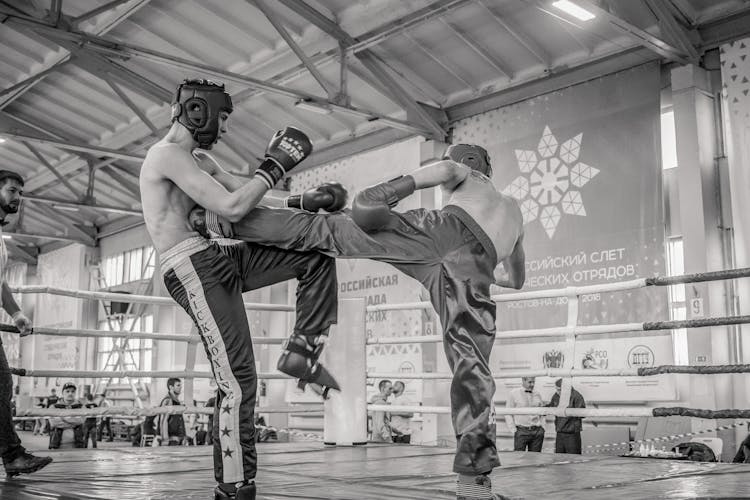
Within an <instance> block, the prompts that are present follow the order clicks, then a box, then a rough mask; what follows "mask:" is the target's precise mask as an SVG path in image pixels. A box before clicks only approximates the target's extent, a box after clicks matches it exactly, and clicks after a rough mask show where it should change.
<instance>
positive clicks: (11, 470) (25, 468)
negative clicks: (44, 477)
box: [4, 452, 52, 477]
mask: <svg viewBox="0 0 750 500" xmlns="http://www.w3.org/2000/svg"><path fill="white" fill-rule="evenodd" d="M51 462H52V457H35V456H34V455H32V454H31V453H25V452H24V453H23V455H21V456H19V457H17V458H16V459H15V460H11V461H10V462H5V464H4V465H5V473H6V474H7V475H8V477H13V476H17V475H19V474H31V473H32V472H36V471H38V470H39V469H42V468H43V467H46V466H47V465H49V464H50V463H51Z"/></svg>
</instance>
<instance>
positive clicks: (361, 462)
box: [0, 269, 750, 500]
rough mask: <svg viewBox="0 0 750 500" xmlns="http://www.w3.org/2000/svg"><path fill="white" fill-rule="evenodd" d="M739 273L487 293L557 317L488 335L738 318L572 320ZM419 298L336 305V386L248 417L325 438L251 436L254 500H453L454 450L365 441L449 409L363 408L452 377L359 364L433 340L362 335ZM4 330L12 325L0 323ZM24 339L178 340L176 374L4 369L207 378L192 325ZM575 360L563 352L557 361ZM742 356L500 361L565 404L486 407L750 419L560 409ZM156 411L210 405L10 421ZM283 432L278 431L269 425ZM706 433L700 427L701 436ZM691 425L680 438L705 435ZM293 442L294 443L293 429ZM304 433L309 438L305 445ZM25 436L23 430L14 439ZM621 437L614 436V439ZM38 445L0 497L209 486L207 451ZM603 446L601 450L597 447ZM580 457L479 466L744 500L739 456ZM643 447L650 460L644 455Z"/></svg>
mask: <svg viewBox="0 0 750 500" xmlns="http://www.w3.org/2000/svg"><path fill="white" fill-rule="evenodd" d="M748 276H750V269H736V270H727V271H718V272H708V273H701V274H691V275H683V276H675V277H666V278H665V277H654V278H642V279H635V280H630V281H624V282H617V283H608V284H601V285H589V286H580V287H568V288H564V289H557V290H540V291H531V292H514V293H504V294H501V295H495V296H493V299H494V300H495V301H496V302H511V301H522V300H534V299H543V298H554V297H565V298H566V300H567V308H568V319H567V322H566V324H565V325H563V326H560V327H553V328H543V329H530V330H514V331H503V332H498V333H497V337H496V340H501V339H508V338H541V337H564V338H565V341H566V348H567V349H570V350H571V351H572V352H575V343H576V339H578V338H579V337H581V336H591V335H602V334H608V333H615V332H641V331H655V330H671V329H676V328H697V327H709V326H724V325H736V324H745V323H750V316H730V317H716V318H701V319H691V320H677V321H657V322H645V323H622V324H608V325H595V326H583V325H579V324H578V323H579V314H578V307H579V302H580V300H581V297H583V296H586V295H588V294H594V293H609V292H624V291H631V290H636V289H640V288H644V287H650V286H669V285H675V284H685V283H697V282H706V281H715V280H727V279H737V278H745V277H748ZM13 291H14V292H16V293H32V294H39V293H45V294H54V295H61V296H68V297H75V298H78V299H82V300H116V301H119V302H133V303H139V304H151V305H157V306H170V307H178V306H177V305H176V304H175V303H174V302H173V301H172V300H171V299H170V298H165V297H150V296H143V295H122V294H117V293H108V292H89V291H78V290H69V289H61V288H52V287H45V286H38V285H34V286H23V287H17V288H15V289H13ZM245 306H246V308H247V309H248V310H259V311H281V312H292V311H293V310H294V308H293V307H292V306H288V305H273V304H254V303H246V304H245ZM429 308H431V305H430V304H429V303H428V302H414V303H407V304H397V305H385V304H381V305H375V306H367V307H366V306H365V303H364V300H363V299H343V300H342V301H341V302H340V311H339V325H338V326H337V327H336V329H335V330H334V331H332V335H331V340H330V342H329V345H328V347H327V349H326V351H325V353H324V357H323V360H322V361H323V362H324V363H325V364H326V366H327V367H328V368H329V369H330V371H331V372H332V373H333V374H334V375H335V376H336V377H337V378H338V380H339V381H340V382H341V386H342V391H341V393H337V392H332V394H331V395H330V397H329V398H328V399H327V400H326V401H325V402H324V403H323V404H321V405H317V406H294V405H290V406H279V407H260V408H258V409H257V412H258V413H261V414H263V413H290V414H295V413H315V414H322V415H323V417H324V418H323V434H322V435H315V434H310V433H303V432H297V433H296V434H295V432H294V431H293V430H291V431H289V435H290V438H291V439H290V442H285V443H281V442H279V443H259V445H258V455H259V460H258V476H257V479H256V483H257V484H258V498H262V499H282V498H284V499H288V498H297V499H323V498H331V499H342V500H343V499H354V498H357V499H373V500H374V499H383V498H397V499H415V500H420V499H451V498H455V474H454V473H452V472H451V467H452V463H453V455H454V449H453V448H451V447H439V446H423V445H399V444H397V445H394V444H367V445H366V446H357V445H360V444H363V443H365V442H366V441H367V414H368V411H369V412H372V411H403V412H414V413H421V414H445V413H450V408H449V407H447V406H444V407H443V406H395V405H375V404H367V400H366V384H367V379H368V378H369V379H371V380H373V379H374V380H378V379H395V378H397V379H416V380H449V379H451V378H452V375H451V374H450V373H447V372H446V373H442V372H437V373H434V372H431V373H377V372H368V371H367V366H366V361H367V356H366V348H367V346H368V345H376V344H406V343H440V342H442V337H441V336H440V335H425V336H417V337H388V338H369V339H368V338H367V336H366V333H365V318H366V315H367V313H371V312H375V311H393V310H415V309H429ZM0 330H3V331H15V329H14V327H9V326H7V325H2V326H0ZM34 334H35V335H50V336H70V337H76V336H78V337H116V338H124V339H128V338H132V339H135V338H139V339H152V340H159V341H174V342H186V343H187V344H188V349H187V358H186V362H185V369H184V370H174V371H114V372H113V371H111V370H110V371H68V370H26V369H23V368H15V369H13V371H14V373H15V374H17V375H20V376H25V377H67V379H82V378H84V379H95V378H127V377H133V378H138V377H151V378H157V379H161V378H167V377H179V378H184V379H185V384H184V385H185V391H184V399H185V400H186V401H191V400H193V385H192V381H193V380H194V379H196V378H210V377H211V374H210V373H209V372H198V371H195V370H194V369H193V368H194V366H195V355H196V348H197V347H198V344H199V343H200V342H201V341H200V338H199V337H198V335H197V334H196V333H195V331H193V332H191V333H189V334H186V333H148V332H134V331H99V330H86V329H64V328H42V327H40V328H35V329H34ZM284 340H285V339H284V338H268V337H259V338H254V339H253V343H254V344H256V345H259V344H276V345H279V344H282V343H283V342H284ZM568 359H573V357H571V358H568ZM748 372H750V365H747V364H743V365H740V364H735V365H717V366H685V365H662V366H652V367H641V368H637V369H635V368H634V369H586V370H582V369H575V368H548V369H543V370H502V371H499V372H496V373H495V374H494V376H495V378H496V379H498V380H499V379H507V378H519V377H523V376H538V377H561V378H562V379H563V383H562V395H561V397H560V401H561V402H563V403H561V405H560V406H559V407H556V408H546V407H543V408H539V407H535V408H505V407H500V406H498V407H496V408H495V412H496V415H497V416H498V417H501V416H503V415H507V414H513V415H532V414H537V415H556V416H575V417H587V418H589V419H594V420H595V419H597V418H606V417H633V418H639V417H667V416H683V417H692V418H701V419H719V418H721V419H736V421H735V424H733V425H729V426H722V427H718V428H731V427H734V426H735V425H743V424H744V423H745V422H743V421H742V419H750V408H734V409H732V408H730V409H721V410H711V409H705V408H684V407H661V408H657V407H633V406H623V407H612V408H603V409H598V408H583V409H575V408H567V407H566V406H565V405H564V403H565V402H567V401H568V400H569V397H568V395H569V394H570V390H571V382H572V380H573V379H574V378H576V377H582V376H587V377H590V376H603V377H655V376H660V375H663V374H693V375H696V374H698V375H705V376H711V375H713V374H730V373H748ZM258 378H259V379H260V380H264V379H286V378H288V377H286V376H285V375H282V374H280V373H259V374H258ZM165 413H195V414H211V413H213V409H212V408H203V407H194V406H171V407H155V408H138V407H109V408H92V409H78V410H58V409H19V410H18V411H17V416H18V417H19V418H34V417H50V416H59V415H66V416H99V415H104V416H111V417H124V418H133V417H141V416H147V415H157V414H165ZM274 430H282V429H274ZM713 430H715V429H710V430H708V432H710V431H713ZM705 432H707V431H699V432H696V433H690V434H691V435H692V434H700V433H705ZM686 435H687V434H679V435H674V436H662V437H656V438H650V439H643V440H640V441H626V442H625V443H627V444H628V445H629V446H630V447H631V448H634V449H635V450H636V452H635V453H634V454H635V455H638V452H637V450H638V447H639V445H640V447H641V450H642V449H643V444H644V443H645V444H647V445H649V444H653V443H654V442H665V443H669V442H673V441H675V440H678V439H681V438H683V437H685V436H686ZM295 438H297V439H295ZM310 438H312V439H315V438H318V439H316V440H313V441H310ZM22 439H23V438H22ZM625 443H613V445H617V444H619V445H622V444H625ZM25 444H27V447H29V448H30V450H31V451H32V452H36V451H37V450H38V451H39V453H41V454H49V455H50V456H52V457H53V458H54V460H55V461H54V462H53V463H52V464H51V465H49V466H48V467H46V468H45V469H43V470H41V471H39V472H36V473H34V474H33V475H30V476H20V477H16V478H13V479H6V480H4V481H0V498H2V499H6V498H7V499H9V500H10V499H13V500H16V499H17V500H26V499H32V498H33V499H40V498H41V499H61V500H62V499H71V500H72V499H100V498H101V499H118V500H119V499H123V500H127V499H143V498H153V499H169V498H182V499H205V498H210V496H211V491H212V488H213V486H214V480H213V466H212V447H210V446H198V447H159V448H124V447H122V448H107V449H101V448H100V449H76V450H52V451H49V452H48V451H47V450H44V449H40V448H35V447H33V446H29V445H28V443H25ZM603 447H606V446H603ZM596 451H599V450H591V451H588V452H586V451H585V452H584V453H585V454H584V455H565V454H552V453H525V452H512V451H505V450H502V449H501V450H500V460H501V462H502V467H499V468H497V469H495V470H494V471H493V473H492V475H491V477H492V479H493V491H495V492H496V493H501V494H503V495H505V496H507V497H509V498H529V499H532V498H584V499H588V498H590V499H595V498H602V497H604V496H605V495H606V496H607V497H609V498H612V499H618V498H623V499H624V498H628V499H632V498H696V497H724V498H729V497H731V498H742V497H746V498H750V486H748V485H750V466H748V465H747V464H731V463H714V462H710V463H707V462H691V461H685V460H678V459H676V458H675V459H662V458H657V457H655V456H653V455H654V454H644V456H629V457H624V456H617V455H603V454H597V453H596ZM648 455H652V456H648Z"/></svg>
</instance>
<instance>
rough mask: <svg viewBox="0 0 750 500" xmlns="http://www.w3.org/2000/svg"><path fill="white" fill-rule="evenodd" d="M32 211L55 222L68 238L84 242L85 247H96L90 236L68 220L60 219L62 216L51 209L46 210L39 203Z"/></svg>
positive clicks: (46, 208)
mask: <svg viewBox="0 0 750 500" xmlns="http://www.w3.org/2000/svg"><path fill="white" fill-rule="evenodd" d="M34 209H36V210H38V211H39V213H41V214H42V215H43V216H45V217H48V218H49V219H51V220H54V221H55V222H57V223H58V224H60V225H61V226H63V227H64V228H65V231H66V234H67V235H68V236H72V237H74V238H77V239H78V240H79V241H81V242H85V244H86V246H90V247H93V246H96V240H95V239H94V237H93V236H92V235H90V234H89V233H87V232H86V231H84V230H83V229H81V228H80V227H78V226H76V225H75V224H73V223H72V222H70V221H69V220H67V219H65V218H63V217H61V215H62V214H60V213H58V212H56V211H54V210H52V209H51V208H48V207H47V206H45V205H44V204H41V203H39V204H37V205H35V206H34Z"/></svg>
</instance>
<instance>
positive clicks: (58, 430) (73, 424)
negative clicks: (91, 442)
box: [49, 382, 86, 450]
mask: <svg viewBox="0 0 750 500" xmlns="http://www.w3.org/2000/svg"><path fill="white" fill-rule="evenodd" d="M76 390H77V389H76V386H75V384H73V382H66V383H65V385H64V386H63V390H62V394H63V395H62V399H59V400H58V401H57V403H55V405H54V406H53V408H57V409H67V410H71V409H76V408H83V404H82V403H81V402H80V401H78V399H77V398H76ZM83 422H84V418H83V417H52V418H50V419H49V425H50V433H49V449H50V450H53V449H57V448H59V447H60V443H61V441H62V435H63V432H64V431H65V429H73V446H74V447H75V448H84V447H85V446H86V443H85V441H84V437H83V435H84V429H83Z"/></svg>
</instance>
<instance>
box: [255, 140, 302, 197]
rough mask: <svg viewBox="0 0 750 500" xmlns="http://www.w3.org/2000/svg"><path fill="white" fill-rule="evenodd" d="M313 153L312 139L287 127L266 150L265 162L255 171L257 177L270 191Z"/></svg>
mask: <svg viewBox="0 0 750 500" xmlns="http://www.w3.org/2000/svg"><path fill="white" fill-rule="evenodd" d="M310 153H312V143H311V142H310V139H309V138H308V137H307V135H305V133H304V132H302V131H301V130H299V129H296V128H294V127H287V128H285V129H284V130H279V131H278V132H276V133H275V134H274V136H273V137H272V138H271V142H269V143H268V147H267V148H266V155H265V158H266V159H265V160H264V161H263V163H261V164H260V166H259V167H258V168H257V169H256V171H255V177H257V178H259V179H260V180H262V181H263V182H265V183H266V185H267V186H268V189H271V188H272V187H273V186H275V185H276V183H277V182H279V180H280V179H281V178H282V177H284V175H285V174H286V173H287V172H288V171H290V170H291V169H293V168H294V167H295V166H297V165H298V164H299V163H300V162H301V161H302V160H304V159H305V158H307V157H308V156H310Z"/></svg>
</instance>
